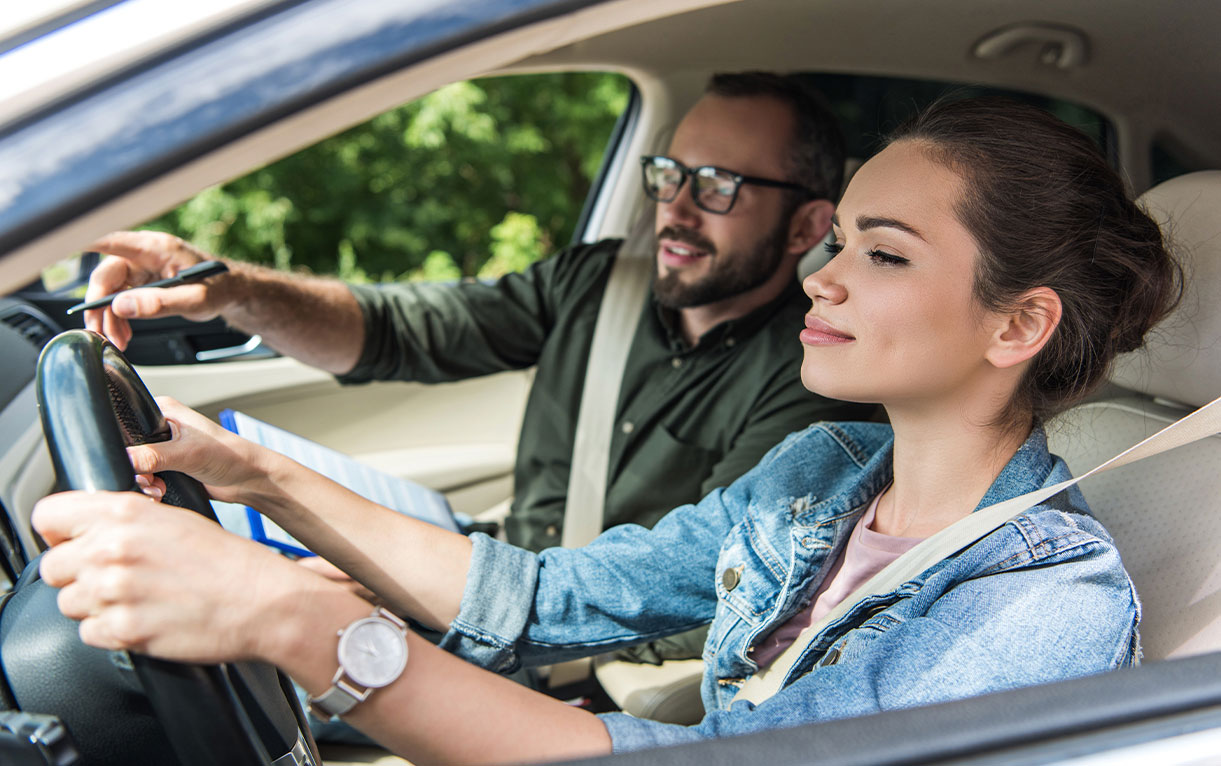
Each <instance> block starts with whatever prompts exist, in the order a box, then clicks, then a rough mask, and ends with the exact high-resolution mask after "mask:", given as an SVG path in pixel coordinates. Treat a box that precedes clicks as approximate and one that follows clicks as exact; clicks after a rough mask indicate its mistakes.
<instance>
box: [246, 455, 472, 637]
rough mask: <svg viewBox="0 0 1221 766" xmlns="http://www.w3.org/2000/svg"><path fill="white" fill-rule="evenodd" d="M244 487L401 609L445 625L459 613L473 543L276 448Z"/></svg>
mask: <svg viewBox="0 0 1221 766" xmlns="http://www.w3.org/2000/svg"><path fill="white" fill-rule="evenodd" d="M263 461H264V464H263V468H264V469H265V475H264V477H263V478H262V479H261V480H260V481H258V482H254V483H251V484H250V485H248V486H247V487H246V488H245V490H244V492H243V495H244V497H243V499H242V502H244V503H245V504H247V505H250V506H251V507H253V508H257V509H258V510H259V511H261V512H262V513H264V514H266V515H267V516H268V517H270V518H271V519H273V520H274V521H275V522H276V523H277V524H279V525H280V526H281V527H283V528H284V529H286V530H287V531H288V532H289V533H290V534H292V535H293V536H294V537H296V538H297V539H298V540H300V541H301V542H302V543H304V544H305V545H306V547H308V548H309V549H310V550H312V551H314V552H315V553H317V554H319V555H320V556H322V557H323V558H325V559H327V560H328V561H330V562H331V563H332V564H334V565H335V566H337V567H339V568H340V569H342V570H343V571H344V572H346V573H347V574H348V575H350V576H351V577H352V578H353V579H355V580H357V581H358V582H360V583H361V584H363V585H364V586H365V587H366V588H368V589H369V590H371V591H373V592H374V593H376V594H378V595H379V596H380V597H381V598H383V599H384V600H385V601H386V603H387V605H389V606H390V607H391V608H392V609H394V610H395V611H398V612H400V613H402V614H405V615H409V616H410V617H412V618H413V619H415V620H418V621H420V622H422V623H424V624H426V625H428V626H430V627H433V628H436V629H438V630H445V629H446V628H448V627H449V624H450V622H452V621H453V619H454V618H455V617H456V616H457V615H458V607H459V605H460V604H461V601H462V592H463V589H464V587H465V584H466V575H467V570H468V569H469V566H470V560H471V543H470V541H469V540H468V539H467V538H466V537H464V536H463V535H460V534H456V533H453V532H449V531H447V530H444V529H441V528H439V527H436V526H434V525H432V524H428V523H425V522H422V521H419V520H417V519H414V518H411V517H410V516H405V515H403V514H401V513H397V512H395V511H392V510H390V509H388V508H385V507H383V506H381V505H378V504H377V503H374V502H371V501H369V500H366V499H365V498H363V497H361V496H360V495H358V494H356V493H355V492H352V491H351V490H348V489H346V488H344V487H343V486H341V485H340V484H337V483H336V482H334V481H331V480H330V479H328V478H326V477H325V476H322V475H321V474H318V473H315V472H314V471H311V470H309V469H307V468H305V467H304V466H302V465H300V464H299V463H296V462H294V461H292V460H290V459H288V458H285V457H283V456H280V455H278V454H275V453H271V452H266V453H264V455H263Z"/></svg>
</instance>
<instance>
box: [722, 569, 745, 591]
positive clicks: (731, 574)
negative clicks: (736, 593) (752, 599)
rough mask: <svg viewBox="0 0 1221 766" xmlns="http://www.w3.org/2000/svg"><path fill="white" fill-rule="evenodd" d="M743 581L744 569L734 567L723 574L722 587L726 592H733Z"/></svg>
mask: <svg viewBox="0 0 1221 766" xmlns="http://www.w3.org/2000/svg"><path fill="white" fill-rule="evenodd" d="M741 581H742V567H740V566H737V567H732V568H730V569H726V570H725V571H724V572H722V573H721V585H723V586H725V590H733V589H734V588H736V587H738V583H740V582H741Z"/></svg>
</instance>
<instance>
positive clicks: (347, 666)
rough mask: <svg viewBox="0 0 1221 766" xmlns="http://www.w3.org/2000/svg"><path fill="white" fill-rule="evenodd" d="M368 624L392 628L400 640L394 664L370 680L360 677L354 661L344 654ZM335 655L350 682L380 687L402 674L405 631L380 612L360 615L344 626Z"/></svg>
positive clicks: (369, 686) (404, 655)
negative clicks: (357, 618)
mask: <svg viewBox="0 0 1221 766" xmlns="http://www.w3.org/2000/svg"><path fill="white" fill-rule="evenodd" d="M369 626H376V629H377V630H382V629H384V628H388V629H390V630H392V631H393V632H394V633H395V634H397V636H398V638H399V640H400V641H401V649H402V651H401V652H400V654H399V656H398V658H397V660H396V662H395V665H394V666H393V667H392V668H389V669H387V670H386V671H385V672H383V673H380V674H379V677H378V678H375V679H372V680H370V679H366V678H363V677H361V674H358V673H357V672H355V671H354V667H355V665H356V663H354V662H352V663H350V662H349V661H348V659H347V657H346V656H345V652H350V651H352V649H351V645H352V642H353V641H354V640H355V639H356V637H357V636H359V635H360V633H361V631H362V630H367V629H368V627H369ZM336 655H337V658H338V660H339V666H340V667H341V668H342V669H343V672H344V676H345V677H346V678H347V679H349V680H350V681H351V682H352V683H355V684H357V685H359V686H363V687H365V688H366V689H380V688H382V687H384V686H388V685H390V684H392V683H394V681H395V680H396V679H397V678H398V677H399V676H400V675H402V673H403V670H404V669H405V668H406V667H407V640H406V636H405V631H404V629H403V626H401V625H397V624H395V623H394V622H391V621H390V620H388V619H386V618H385V617H383V616H382V615H381V614H380V613H378V614H373V615H370V616H368V617H362V618H361V619H359V620H356V621H354V622H352V623H351V624H350V625H348V627H346V628H344V630H343V633H342V634H341V635H340V636H339V646H338V648H337V650H336Z"/></svg>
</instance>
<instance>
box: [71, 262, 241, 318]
mask: <svg viewBox="0 0 1221 766" xmlns="http://www.w3.org/2000/svg"><path fill="white" fill-rule="evenodd" d="M228 270H229V267H228V266H226V265H225V264H223V263H221V262H220V261H204V262H203V263H197V264H195V265H194V266H192V267H190V268H189V269H183V270H182V271H180V272H178V273H177V274H175V275H174V276H172V277H170V278H169V279H159V280H157V281H156V282H149V283H148V284H147V285H140V287H175V286H177V285H185V284H186V283H187V282H198V281H199V280H201V279H207V278H208V277H211V276H214V275H216V274H224V273H225V272H226V271H228ZM132 289H135V288H132ZM125 292H127V291H126V290H120V291H119V292H117V293H111V294H110V295H107V296H106V297H105V298H98V299H97V300H96V301H88V302H87V303H78V304H76V305H75V306H73V307H72V308H70V309H68V311H67V313H68V315H69V316H71V315H72V314H75V313H76V312H78V311H85V310H86V309H100V308H102V307H103V306H109V305H110V302H111V301H113V300H114V299H115V298H116V297H118V296H119V295H120V294H122V293H125Z"/></svg>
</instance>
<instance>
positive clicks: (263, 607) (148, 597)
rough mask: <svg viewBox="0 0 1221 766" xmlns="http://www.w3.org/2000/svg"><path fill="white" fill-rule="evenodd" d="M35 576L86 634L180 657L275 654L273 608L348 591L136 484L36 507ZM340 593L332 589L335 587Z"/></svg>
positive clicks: (112, 645)
mask: <svg viewBox="0 0 1221 766" xmlns="http://www.w3.org/2000/svg"><path fill="white" fill-rule="evenodd" d="M33 524H34V528H35V529H36V530H38V532H39V534H41V535H42V536H43V539H45V540H46V541H47V542H48V543H49V544H50V545H51V546H52V548H51V550H49V551H47V552H46V553H45V554H44V555H43V558H42V562H41V566H40V574H41V575H42V578H43V579H44V580H46V582H47V583H48V584H50V585H53V586H56V587H59V588H61V590H60V593H59V596H58V604H59V608H60V611H62V612H63V613H64V614H65V615H66V616H68V617H71V618H73V619H76V620H80V621H81V624H80V634H81V639H82V640H83V641H84V642H85V643H87V644H91V645H93V646H97V647H100V648H103V649H125V650H132V651H137V652H141V653H146V654H152V655H156V656H159V657H163V658H166V659H171V660H178V661H182V662H200V663H215V662H222V661H230V660H234V659H261V660H265V661H269V660H271V659H272V658H273V657H275V656H276V652H277V650H278V648H282V647H277V645H278V644H280V643H282V642H283V640H284V639H285V637H283V636H280V635H278V633H277V631H276V630H275V627H276V626H277V625H283V624H286V623H288V622H289V621H288V620H281V619H277V610H291V609H297V608H299V606H300V605H301V604H308V603H320V601H319V599H322V598H325V593H326V592H327V591H335V592H337V593H339V592H344V594H345V595H346V592H345V589H344V588H343V586H341V585H338V584H335V583H331V582H330V581H328V580H326V579H325V578H322V577H318V576H316V575H314V574H312V573H310V572H307V571H305V570H304V569H302V568H301V567H299V566H296V565H294V564H293V563H292V562H290V561H288V560H287V559H285V558H283V557H281V556H279V555H277V554H275V553H273V552H271V551H269V550H267V549H266V548H264V547H262V546H260V545H258V544H257V543H253V542H251V541H249V540H245V539H243V538H240V537H237V536H235V535H233V534H231V533H229V532H226V531H224V530H223V529H221V528H220V527H218V526H217V525H216V524H214V523H212V522H210V521H208V520H207V519H205V518H203V517H202V516H200V515H198V514H196V513H192V512H190V511H186V510H183V509H179V508H175V507H173V506H167V505H162V504H160V503H155V502H151V501H150V500H149V499H148V498H146V497H142V496H140V495H137V494H133V493H131V492H62V493H59V494H56V495H51V496H49V497H47V498H44V499H43V500H41V501H39V503H38V504H37V505H36V506H35V508H34V514H33ZM333 595H334V594H332V596H333Z"/></svg>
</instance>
